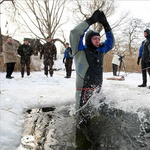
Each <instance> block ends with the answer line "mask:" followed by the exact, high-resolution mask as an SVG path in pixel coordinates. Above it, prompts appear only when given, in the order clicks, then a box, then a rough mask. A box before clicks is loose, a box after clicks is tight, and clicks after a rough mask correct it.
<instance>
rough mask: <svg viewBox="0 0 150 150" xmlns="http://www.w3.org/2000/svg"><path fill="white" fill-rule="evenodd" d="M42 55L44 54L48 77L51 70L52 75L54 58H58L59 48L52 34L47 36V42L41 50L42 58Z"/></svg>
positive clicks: (45, 69)
mask: <svg viewBox="0 0 150 150" xmlns="http://www.w3.org/2000/svg"><path fill="white" fill-rule="evenodd" d="M42 55H44V60H43V64H44V74H45V75H46V76H47V77H48V70H49V74H50V76H51V77H52V76H53V65H54V59H55V60H56V55H57V49H56V46H55V45H54V44H53V43H52V42H51V38H50V36H47V38H46V43H45V44H44V45H43V48H42V50H41V52H40V59H42Z"/></svg>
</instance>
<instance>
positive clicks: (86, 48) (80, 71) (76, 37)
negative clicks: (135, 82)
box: [3, 10, 150, 120]
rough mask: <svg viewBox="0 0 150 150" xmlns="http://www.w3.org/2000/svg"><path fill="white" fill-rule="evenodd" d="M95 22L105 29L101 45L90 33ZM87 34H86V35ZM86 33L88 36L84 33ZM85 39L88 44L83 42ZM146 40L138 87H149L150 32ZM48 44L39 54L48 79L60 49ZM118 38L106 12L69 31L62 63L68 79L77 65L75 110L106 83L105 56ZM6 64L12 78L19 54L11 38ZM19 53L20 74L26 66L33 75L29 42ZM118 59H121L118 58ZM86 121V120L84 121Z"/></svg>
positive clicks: (142, 50) (96, 36)
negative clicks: (104, 37)
mask: <svg viewBox="0 0 150 150" xmlns="http://www.w3.org/2000/svg"><path fill="white" fill-rule="evenodd" d="M95 23H99V24H101V25H102V26H103V28H104V30H105V35H106V40H105V41H104V42H100V33H99V32H97V31H94V30H89V31H87V30H88V29H89V27H90V26H91V25H93V24H95ZM86 31H87V32H86ZM85 32H86V34H85ZM84 36H85V45H84V44H83V43H84V42H83V39H84ZM144 37H145V38H146V40H144V41H143V42H142V45H141V47H140V50H139V56H138V61H137V64H138V65H139V63H140V60H141V70H142V77H143V83H142V84H141V85H139V86H138V87H146V86H147V76H146V70H148V73H149V75H150V30H149V29H146V30H145V31H144ZM46 41H47V43H45V44H44V45H43V48H42V50H41V52H40V59H42V56H43V55H44V58H43V63H44V73H45V75H46V76H48V70H49V74H50V76H51V77H52V76H53V64H54V61H53V60H56V59H57V58H56V56H57V50H56V46H55V45H54V43H52V42H51V38H50V37H49V36H48V37H47V38H46ZM114 43H115V39H114V35H113V32H112V29H111V27H110V25H109V23H108V21H107V18H106V16H105V14H104V12H103V11H100V10H96V11H95V12H94V13H93V14H92V16H91V17H90V18H88V19H86V20H84V21H83V22H81V23H80V24H78V25H77V26H76V27H75V28H74V29H72V30H71V32H70V44H71V47H69V43H66V45H65V46H66V50H65V52H64V58H63V63H65V68H66V78H70V77H71V70H72V68H71V67H72V60H73V59H74V62H75V69H76V111H78V110H80V109H81V107H83V106H84V105H85V104H86V103H87V101H88V100H89V99H90V97H91V96H92V94H93V92H99V91H100V90H101V87H102V82H103V61H104V56H105V54H106V53H107V52H108V51H110V50H111V49H112V48H113V47H114ZM3 51H4V62H5V63H6V65H7V74H6V78H8V79H11V78H13V77H12V76H11V74H12V72H13V70H14V64H15V62H16V55H17V52H16V51H15V49H14V48H13V46H12V38H8V41H7V42H6V43H4V46H3ZM18 54H19V55H20V56H21V60H20V61H21V75H22V77H24V68H25V65H26V66H27V75H30V56H31V55H32V54H33V50H32V48H31V47H30V46H29V44H28V42H27V41H26V39H25V40H24V44H23V45H21V46H20V47H19V48H18ZM118 59H119V57H118ZM114 70H115V71H114V75H116V72H117V71H116V66H114ZM149 88H150V86H149ZM79 114H80V115H79V116H81V117H83V118H86V116H87V115H86V114H88V113H87V112H83V111H80V112H79ZM85 120H86V119H85Z"/></svg>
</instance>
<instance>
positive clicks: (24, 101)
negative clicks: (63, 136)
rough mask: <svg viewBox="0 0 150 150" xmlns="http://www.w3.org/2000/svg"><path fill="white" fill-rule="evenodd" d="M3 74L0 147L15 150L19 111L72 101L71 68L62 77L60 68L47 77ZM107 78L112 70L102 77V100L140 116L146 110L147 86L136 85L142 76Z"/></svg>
mask: <svg viewBox="0 0 150 150" xmlns="http://www.w3.org/2000/svg"><path fill="white" fill-rule="evenodd" d="M121 74H124V73H123V72H121ZM5 75H6V73H4V72H3V73H2V72H0V83H1V85H0V92H1V93H0V133H1V135H0V136H1V137H0V149H1V150H16V148H17V147H18V146H19V144H20V140H21V136H22V133H23V126H24V115H23V112H25V111H26V110H28V109H31V108H40V107H49V106H55V107H57V106H60V105H61V106H62V105H66V104H74V103H75V71H73V72H72V78H70V79H66V78H64V76H65V75H66V73H65V71H64V70H63V69H62V70H59V71H55V72H54V76H53V77H48V78H47V77H46V76H45V75H44V71H43V70H42V71H39V72H31V75H30V76H26V75H25V77H24V78H21V74H20V72H14V73H13V76H14V78H13V79H11V80H10V79H6V78H5ZM107 77H112V72H110V73H104V76H103V79H104V80H103V88H102V90H101V92H102V94H103V95H104V96H106V99H105V101H106V103H108V104H109V105H110V107H114V108H119V109H122V110H124V111H128V112H132V113H139V115H141V117H143V115H144V114H143V111H142V110H147V109H150V89H147V88H138V87H137V85H138V84H141V83H142V75H141V74H137V73H129V74H127V76H125V81H114V80H107Z"/></svg>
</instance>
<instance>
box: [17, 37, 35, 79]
mask: <svg viewBox="0 0 150 150" xmlns="http://www.w3.org/2000/svg"><path fill="white" fill-rule="evenodd" d="M18 54H19V55H20V56H21V58H20V64H21V77H22V78H23V77H24V72H25V66H26V71H27V76H29V75H30V63H31V58H30V57H31V55H33V49H32V47H31V46H30V45H29V42H28V39H27V38H24V44H22V45H20V46H19V47H18Z"/></svg>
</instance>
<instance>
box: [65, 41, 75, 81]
mask: <svg viewBox="0 0 150 150" xmlns="http://www.w3.org/2000/svg"><path fill="white" fill-rule="evenodd" d="M65 46H66V49H65V52H64V58H63V63H64V64H65V68H66V76H65V78H71V72H72V59H73V55H72V49H71V47H69V43H66V45H65Z"/></svg>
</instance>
